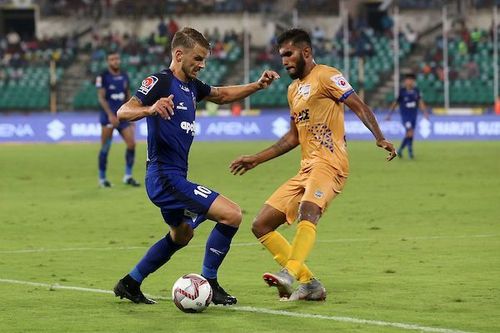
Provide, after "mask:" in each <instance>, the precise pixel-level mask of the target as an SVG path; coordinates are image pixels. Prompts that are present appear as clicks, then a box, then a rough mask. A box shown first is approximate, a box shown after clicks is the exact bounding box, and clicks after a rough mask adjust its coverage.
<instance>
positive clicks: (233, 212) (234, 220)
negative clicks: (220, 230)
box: [219, 205, 243, 228]
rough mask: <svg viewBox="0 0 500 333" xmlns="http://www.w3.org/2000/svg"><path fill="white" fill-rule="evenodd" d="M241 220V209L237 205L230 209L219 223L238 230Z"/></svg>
mask: <svg viewBox="0 0 500 333" xmlns="http://www.w3.org/2000/svg"><path fill="white" fill-rule="evenodd" d="M242 220H243V213H242V212H241V208H240V206H238V205H235V206H234V207H232V208H231V209H230V210H229V211H228V212H227V214H226V216H225V217H224V218H223V219H222V221H219V222H221V223H224V224H226V225H230V226H231V227H235V228H238V227H239V226H240V224H241V221H242Z"/></svg>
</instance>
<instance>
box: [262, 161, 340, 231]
mask: <svg viewBox="0 0 500 333" xmlns="http://www.w3.org/2000/svg"><path fill="white" fill-rule="evenodd" d="M346 180H347V177H345V176H342V175H340V172H339V171H337V170H336V169H334V168H333V167H332V166H329V165H327V164H322V163H318V164H316V165H315V166H313V167H312V168H310V170H308V171H303V170H300V171H299V173H298V174H297V175H296V176H294V177H292V178H290V179H289V180H288V181H286V182H285V183H284V184H283V185H281V186H280V187H279V188H278V189H277V190H276V191H275V192H274V193H273V194H272V195H271V196H270V197H269V199H267V201H266V204H268V205H270V206H271V207H273V208H275V209H277V210H279V211H280V212H283V213H284V214H285V215H286V221H287V222H288V223H289V224H292V223H293V222H294V221H295V220H296V219H297V216H298V212H299V204H300V202H301V201H309V202H312V203H315V204H316V205H318V206H319V207H320V208H321V211H322V212H324V211H325V210H326V208H327V206H328V204H329V203H330V201H332V199H333V198H334V197H335V196H336V195H337V194H339V193H340V192H342V189H343V188H344V185H345V182H346Z"/></svg>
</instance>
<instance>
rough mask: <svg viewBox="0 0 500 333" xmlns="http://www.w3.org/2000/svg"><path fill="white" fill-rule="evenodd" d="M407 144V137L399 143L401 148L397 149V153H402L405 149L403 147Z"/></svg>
mask: <svg viewBox="0 0 500 333" xmlns="http://www.w3.org/2000/svg"><path fill="white" fill-rule="evenodd" d="M407 144H408V138H407V137H405V138H404V139H403V141H402V142H401V147H399V149H398V151H399V152H402V151H403V149H405V147H406V145H407Z"/></svg>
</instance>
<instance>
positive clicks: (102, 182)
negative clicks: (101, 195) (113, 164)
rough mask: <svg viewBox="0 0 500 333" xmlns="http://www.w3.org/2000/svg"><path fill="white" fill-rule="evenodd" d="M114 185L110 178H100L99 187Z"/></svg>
mask: <svg viewBox="0 0 500 333" xmlns="http://www.w3.org/2000/svg"><path fill="white" fill-rule="evenodd" d="M111 186H113V185H111V183H110V182H109V180H107V179H99V187H104V188H106V187H111Z"/></svg>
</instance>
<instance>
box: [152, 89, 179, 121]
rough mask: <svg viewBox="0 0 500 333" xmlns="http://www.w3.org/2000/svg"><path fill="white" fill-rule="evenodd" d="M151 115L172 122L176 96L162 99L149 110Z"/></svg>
mask: <svg viewBox="0 0 500 333" xmlns="http://www.w3.org/2000/svg"><path fill="white" fill-rule="evenodd" d="M149 114H150V115H152V116H156V115H159V116H160V117H162V118H163V119H165V120H167V119H168V120H170V118H171V117H172V116H173V115H174V95H172V94H170V96H168V97H162V98H160V99H159V100H157V101H156V103H155V104H153V105H152V106H151V107H150V108H149Z"/></svg>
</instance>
